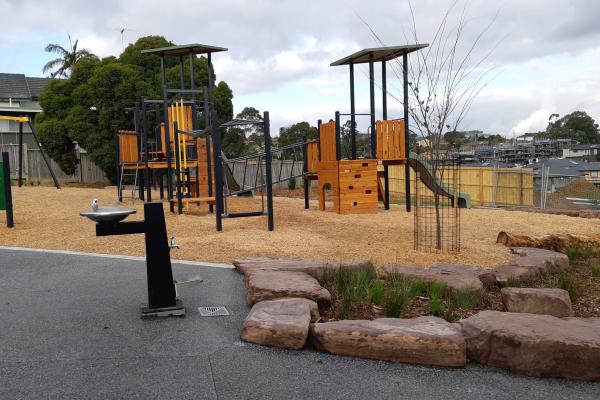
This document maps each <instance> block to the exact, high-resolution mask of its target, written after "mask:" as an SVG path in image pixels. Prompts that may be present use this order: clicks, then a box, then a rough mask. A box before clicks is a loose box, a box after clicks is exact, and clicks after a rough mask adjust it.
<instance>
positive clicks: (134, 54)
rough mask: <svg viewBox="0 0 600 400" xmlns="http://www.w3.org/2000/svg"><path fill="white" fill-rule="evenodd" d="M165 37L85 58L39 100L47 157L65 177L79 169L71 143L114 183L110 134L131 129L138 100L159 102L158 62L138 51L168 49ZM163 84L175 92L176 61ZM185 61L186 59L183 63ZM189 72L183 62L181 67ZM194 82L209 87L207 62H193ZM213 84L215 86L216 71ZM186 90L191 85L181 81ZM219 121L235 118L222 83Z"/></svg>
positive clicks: (171, 62) (216, 93)
mask: <svg viewBox="0 0 600 400" xmlns="http://www.w3.org/2000/svg"><path fill="white" fill-rule="evenodd" d="M172 44H173V43H172V42H169V41H168V40H166V39H165V38H163V37H160V36H148V37H144V38H140V39H139V40H138V41H137V42H136V43H134V44H130V45H129V46H128V47H127V48H126V49H125V50H124V51H123V53H122V54H121V55H120V56H119V57H118V58H117V57H107V58H104V59H102V60H100V59H98V57H96V56H94V55H91V54H89V55H88V56H86V57H83V58H80V59H79V60H77V61H76V62H75V63H74V64H73V65H72V67H71V74H70V77H69V79H64V80H56V81H52V82H51V83H50V84H49V85H48V86H47V87H46V89H45V90H44V91H43V93H42V94H41V95H40V102H41V105H42V109H43V110H44V112H43V113H42V114H41V115H40V116H39V117H38V120H37V123H38V130H39V133H40V139H41V141H42V144H43V145H44V146H45V148H46V149H47V151H48V153H49V155H50V156H51V157H52V158H53V159H54V160H55V161H56V162H57V163H58V164H59V165H60V167H61V169H62V170H63V171H65V172H66V173H73V172H74V171H75V168H76V166H77V158H76V156H75V154H74V144H73V142H74V141H76V142H78V143H79V144H80V145H81V146H82V147H83V148H85V149H86V150H87V152H88V154H89V155H90V157H91V159H92V160H93V161H94V162H95V163H96V164H97V165H98V166H99V167H101V168H102V169H103V170H104V172H105V173H106V174H107V176H108V177H109V179H111V181H114V179H115V178H116V163H117V160H116V155H115V140H114V134H115V131H116V130H117V129H133V121H132V117H131V113H127V112H126V111H125V108H128V107H131V106H133V104H134V102H135V101H136V100H138V99H139V98H140V97H141V96H146V97H149V98H155V99H160V98H162V90H161V84H160V82H161V77H160V59H159V57H157V56H155V55H148V54H142V53H141V52H140V51H141V50H142V49H148V48H153V47H164V46H169V45H172ZM165 60H166V62H167V70H166V75H167V80H168V83H169V86H170V87H179V86H180V85H179V81H180V66H179V60H177V59H176V58H174V57H167V58H166V59H165ZM185 61H187V60H185ZM184 65H185V70H184V73H187V68H188V66H187V63H184ZM194 72H195V74H194V75H195V76H194V81H195V82H194V83H195V85H196V87H197V88H201V87H203V86H206V85H207V83H208V77H207V75H208V74H207V72H208V62H207V60H206V59H205V58H202V57H199V58H198V57H197V58H195V59H194ZM211 73H212V75H213V82H214V81H215V76H214V72H213V71H211ZM185 87H186V88H189V87H190V82H185ZM213 96H214V102H215V108H216V110H217V113H218V115H219V119H220V120H221V121H222V122H223V121H227V120H230V119H231V117H232V114H233V105H232V99H233V92H232V91H231V89H230V88H229V86H228V85H227V84H226V83H225V82H219V83H218V84H217V85H216V86H215V87H214V88H213Z"/></svg>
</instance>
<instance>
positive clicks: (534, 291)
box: [500, 288, 573, 317]
mask: <svg viewBox="0 0 600 400" xmlns="http://www.w3.org/2000/svg"><path fill="white" fill-rule="evenodd" d="M500 293H501V295H502V303H504V307H506V310H507V311H509V312H515V313H530V314H545V315H553V316H555V317H570V316H572V315H573V306H572V305H571V298H570V297H569V292H567V291H566V290H562V289H541V288H539V289H538V288H503V289H502V290H501V291H500Z"/></svg>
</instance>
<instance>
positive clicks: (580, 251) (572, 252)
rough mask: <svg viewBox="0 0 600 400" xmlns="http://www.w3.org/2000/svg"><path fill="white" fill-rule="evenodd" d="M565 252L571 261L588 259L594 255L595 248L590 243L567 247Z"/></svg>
mask: <svg viewBox="0 0 600 400" xmlns="http://www.w3.org/2000/svg"><path fill="white" fill-rule="evenodd" d="M565 254H566V255H567V257H569V261H570V262H576V261H588V260H589V259H591V258H592V257H594V248H593V247H592V246H588V245H576V246H570V247H567V248H566V249H565Z"/></svg>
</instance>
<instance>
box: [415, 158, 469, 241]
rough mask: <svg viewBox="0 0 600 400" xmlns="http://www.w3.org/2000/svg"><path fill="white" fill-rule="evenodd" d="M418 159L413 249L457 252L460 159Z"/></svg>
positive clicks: (458, 239) (458, 238)
mask: <svg viewBox="0 0 600 400" xmlns="http://www.w3.org/2000/svg"><path fill="white" fill-rule="evenodd" d="M421 158H423V160H421V161H422V162H419V163H415V164H416V168H415V174H416V179H415V201H414V246H415V250H419V251H426V252H447V253H458V252H460V208H459V207H458V206H459V193H460V161H459V160H457V159H452V158H448V159H439V158H438V159H432V158H431V157H428V158H424V157H423V156H421Z"/></svg>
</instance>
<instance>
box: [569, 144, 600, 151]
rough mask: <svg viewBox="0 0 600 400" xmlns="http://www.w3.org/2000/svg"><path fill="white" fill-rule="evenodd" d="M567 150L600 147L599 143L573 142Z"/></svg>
mask: <svg viewBox="0 0 600 400" xmlns="http://www.w3.org/2000/svg"><path fill="white" fill-rule="evenodd" d="M568 149H569V150H591V149H600V144H575V145H573V146H569V147H568Z"/></svg>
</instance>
